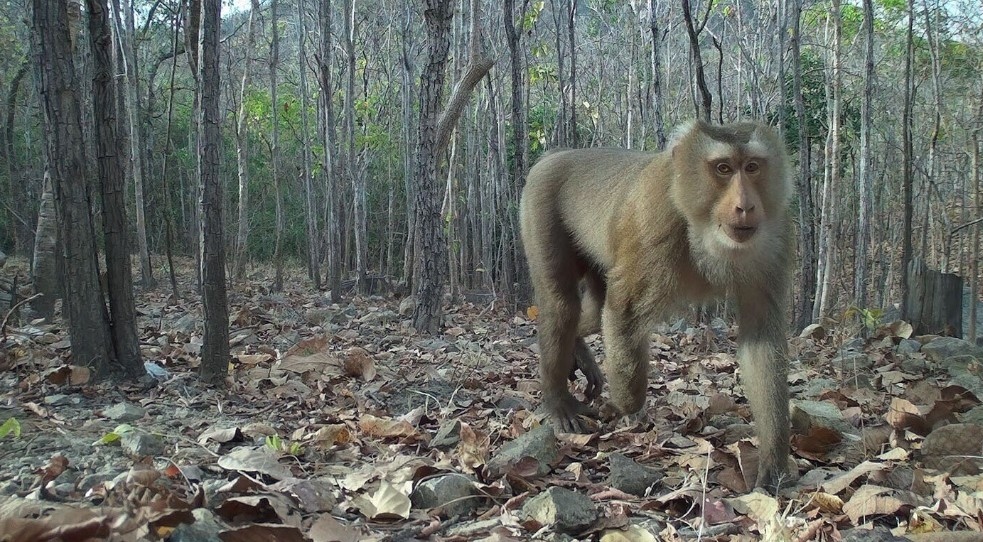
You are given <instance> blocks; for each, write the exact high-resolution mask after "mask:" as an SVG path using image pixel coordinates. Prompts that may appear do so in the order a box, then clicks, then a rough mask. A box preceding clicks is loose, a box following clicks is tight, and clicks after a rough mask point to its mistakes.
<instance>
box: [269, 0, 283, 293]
mask: <svg viewBox="0 0 983 542" xmlns="http://www.w3.org/2000/svg"><path fill="white" fill-rule="evenodd" d="M277 3H278V0H270V27H271V28H272V36H271V42H270V103H271V105H272V107H271V108H270V111H271V112H272V113H273V118H272V122H273V134H272V138H273V143H272V145H271V146H270V174H271V175H272V176H273V191H274V199H275V201H274V206H275V208H276V211H275V212H276V223H275V224H274V225H273V227H274V228H275V232H274V242H273V268H274V277H273V291H274V292H281V291H283V227H284V217H283V186H281V183H280V103H279V100H278V98H277V90H278V88H277V87H278V86H279V83H278V82H277V81H278V77H277V69H278V68H279V66H280V31H279V29H278V28H277V24H278V21H277V15H276V8H277Z"/></svg>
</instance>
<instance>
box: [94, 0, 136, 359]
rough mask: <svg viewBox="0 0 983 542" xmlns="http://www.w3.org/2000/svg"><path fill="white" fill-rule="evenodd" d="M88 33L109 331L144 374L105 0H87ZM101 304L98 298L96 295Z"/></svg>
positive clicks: (122, 354) (117, 348)
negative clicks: (138, 333) (134, 297)
mask: <svg viewBox="0 0 983 542" xmlns="http://www.w3.org/2000/svg"><path fill="white" fill-rule="evenodd" d="M87 6H88V11H89V36H90V39H91V47H92V58H93V79H92V96H93V110H94V113H95V136H96V160H97V164H98V168H99V169H98V170H99V181H100V182H99V185H100V187H101V189H102V190H101V191H102V210H103V217H102V226H103V232H104V234H105V245H106V282H107V285H108V288H107V290H108V292H107V293H108V294H109V315H110V322H111V324H110V329H111V330H112V338H113V340H112V343H113V348H114V352H115V360H116V362H117V363H118V364H119V370H120V372H122V373H123V374H124V375H126V376H127V377H129V378H136V377H138V376H140V375H141V374H143V372H144V371H143V363H142V361H141V356H140V340H139V337H138V335H137V323H136V307H135V304H134V300H133V278H132V277H131V276H130V251H129V243H128V242H127V238H126V237H127V231H128V227H127V221H126V203H125V194H126V183H125V181H124V175H123V171H124V167H123V157H122V156H120V154H119V153H120V152H121V151H120V149H122V148H123V147H122V145H121V143H122V141H121V140H120V138H118V137H117V134H116V115H117V112H116V101H115V99H114V93H113V79H112V73H113V66H112V60H111V50H112V36H111V34H110V32H109V6H108V5H107V2H106V0H87ZM100 304H102V301H101V299H100Z"/></svg>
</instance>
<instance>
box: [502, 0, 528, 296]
mask: <svg viewBox="0 0 983 542" xmlns="http://www.w3.org/2000/svg"><path fill="white" fill-rule="evenodd" d="M502 6H503V8H504V14H505V36H506V38H507V41H508V46H509V64H510V67H511V92H512V100H511V109H512V145H511V149H512V153H511V162H512V182H511V183H510V184H509V185H508V186H507V187H506V188H508V190H507V191H505V193H506V194H507V196H506V197H507V199H509V200H511V201H519V194H520V193H521V192H522V186H523V185H524V184H525V180H526V169H527V168H528V164H529V133H528V131H527V130H528V126H529V121H528V111H527V107H526V103H525V93H526V91H527V88H526V80H525V78H524V74H525V73H526V72H525V65H524V63H523V56H522V55H523V52H522V47H521V45H522V43H521V41H522V34H521V33H519V32H517V31H516V28H515V17H516V14H515V13H514V12H515V9H514V0H504V1H503V2H502ZM528 6H529V0H523V2H522V7H521V8H520V9H519V13H518V14H517V15H518V19H519V20H520V21H522V20H523V19H524V18H525V14H526V8H527V7H528ZM512 207H514V206H509V207H508V208H509V211H508V221H507V227H506V228H504V230H503V231H502V236H503V244H504V246H505V247H513V248H512V249H511V254H503V255H502V256H503V259H504V263H503V265H502V282H503V283H504V284H503V285H504V286H505V288H507V289H509V290H511V288H512V283H513V282H518V285H519V292H518V293H519V298H521V300H522V301H528V300H531V299H532V284H531V282H530V280H529V273H528V272H527V270H526V266H525V265H524V261H525V260H524V256H523V253H522V242H521V240H520V239H519V238H518V235H517V233H518V231H519V228H518V222H519V221H518V220H517V218H516V215H517V214H518V212H517V211H516V210H514V209H512Z"/></svg>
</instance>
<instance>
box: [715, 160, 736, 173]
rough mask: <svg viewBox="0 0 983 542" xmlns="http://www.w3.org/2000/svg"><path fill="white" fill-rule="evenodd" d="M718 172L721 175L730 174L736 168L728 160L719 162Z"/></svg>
mask: <svg viewBox="0 0 983 542" xmlns="http://www.w3.org/2000/svg"><path fill="white" fill-rule="evenodd" d="M717 173H718V174H720V175H730V174H731V173H734V169H733V168H731V167H730V164H728V163H727V162H720V163H719V164H717Z"/></svg>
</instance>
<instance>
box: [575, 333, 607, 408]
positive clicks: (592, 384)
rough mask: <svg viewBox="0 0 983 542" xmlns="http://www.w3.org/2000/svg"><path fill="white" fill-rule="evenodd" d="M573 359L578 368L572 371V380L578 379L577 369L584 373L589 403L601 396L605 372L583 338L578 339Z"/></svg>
mask: <svg viewBox="0 0 983 542" xmlns="http://www.w3.org/2000/svg"><path fill="white" fill-rule="evenodd" d="M573 359H574V361H576V366H575V367H574V369H573V370H571V371H570V380H571V381H573V380H576V379H577V369H580V372H582V373H584V378H586V379H587V386H586V387H584V396H586V397H587V400H588V401H593V400H594V399H597V398H598V397H600V396H601V389H602V388H603V387H604V372H603V371H601V367H600V366H599V365H598V364H597V361H596V360H595V359H594V354H593V353H592V352H591V351H590V347H588V346H587V343H585V342H584V339H583V338H578V339H577V345H576V347H575V348H574V351H573Z"/></svg>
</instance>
